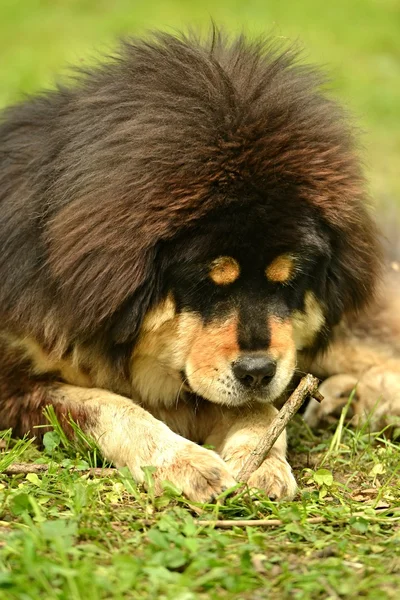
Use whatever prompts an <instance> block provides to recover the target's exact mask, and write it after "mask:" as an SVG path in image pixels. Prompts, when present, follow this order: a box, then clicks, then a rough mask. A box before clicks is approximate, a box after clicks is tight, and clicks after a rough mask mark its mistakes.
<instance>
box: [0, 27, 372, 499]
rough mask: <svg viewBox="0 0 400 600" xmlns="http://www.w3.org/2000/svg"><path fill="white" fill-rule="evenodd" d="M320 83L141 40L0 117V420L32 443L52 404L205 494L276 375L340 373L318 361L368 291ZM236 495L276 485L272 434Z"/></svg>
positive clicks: (137, 461) (237, 452) (357, 180)
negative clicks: (269, 445)
mask: <svg viewBox="0 0 400 600" xmlns="http://www.w3.org/2000/svg"><path fill="white" fill-rule="evenodd" d="M322 83H323V81H322V80H321V77H320V75H319V74H318V72H317V71H315V70H314V69H313V68H310V67H307V66H303V65H302V64H299V62H298V58H297V56H296V53H295V52H293V51H292V50H287V49H286V50H282V49H279V48H276V47H274V44H273V43H272V42H271V40H268V39H267V40H264V41H260V40H258V41H248V40H246V38H244V37H243V36H241V37H239V38H237V39H235V40H229V39H226V38H224V36H223V35H221V34H219V33H215V32H214V34H213V35H212V36H210V38H209V39H206V40H202V39H200V38H197V37H196V36H192V35H190V36H184V35H182V36H171V35H168V34H155V35H154V36H152V37H150V38H148V39H146V40H135V39H133V40H129V41H126V42H124V43H122V45H121V47H120V49H119V52H118V53H117V54H116V55H114V56H113V57H112V58H110V59H108V60H106V61H105V62H104V64H101V65H99V66H97V67H94V68H90V69H87V70H83V71H81V72H80V73H79V74H78V76H77V77H76V78H75V79H74V81H72V82H71V84H67V85H60V86H59V87H58V88H57V89H55V90H51V91H46V92H45V93H43V94H41V95H37V96H35V97H32V98H30V99H27V100H26V101H24V102H22V103H20V104H18V105H16V106H13V107H10V108H8V109H6V110H5V111H3V113H2V115H1V124H0V246H1V252H0V282H1V283H0V316H1V325H0V353H1V356H0V428H12V429H13V431H14V433H15V434H16V435H24V434H27V433H31V434H33V435H35V436H40V432H43V429H35V427H36V426H38V425H42V424H43V423H44V422H45V419H44V416H43V408H44V407H45V406H47V405H52V406H53V407H54V410H55V413H56V415H57V416H58V418H59V420H60V422H61V424H63V426H64V427H65V430H66V433H67V434H69V435H72V434H73V432H72V430H71V425H70V419H69V417H72V418H73V419H74V420H75V421H77V422H78V423H79V425H80V427H81V428H82V429H83V430H84V431H85V432H86V433H87V434H89V435H91V436H93V437H94V438H95V439H96V440H97V443H98V444H99V447H100V449H101V451H102V453H103V455H104V457H106V458H107V459H108V460H110V461H113V462H114V463H115V464H116V465H117V466H127V467H129V469H130V471H131V472H132V475H133V477H134V478H135V479H136V480H137V481H139V482H140V481H143V477H144V473H143V467H145V466H149V465H151V466H153V467H155V471H154V477H155V483H156V486H157V487H158V488H161V486H162V481H163V480H169V481H171V482H173V483H174V484H175V485H176V486H177V487H178V488H180V489H181V490H182V491H183V493H184V494H186V496H187V497H188V498H190V499H192V500H195V501H205V500H207V499H209V498H212V497H214V496H215V495H217V494H219V493H220V492H221V491H222V490H224V489H226V488H229V487H230V486H232V485H234V484H235V483H236V480H235V477H236V476H237V474H238V472H239V470H240V469H241V467H242V465H243V463H244V461H245V460H246V458H247V457H248V455H249V453H250V452H251V451H252V450H253V449H254V447H255V446H256V445H257V443H258V441H259V439H260V438H261V437H262V436H263V434H264V431H265V430H266V428H267V427H268V425H269V423H270V421H271V419H272V418H273V417H274V415H275V414H276V408H275V407H274V405H273V403H274V401H275V400H277V399H278V398H280V397H281V396H282V395H283V394H284V393H285V390H287V389H288V386H290V382H291V381H292V379H293V377H294V375H295V374H296V372H298V371H299V370H303V371H304V370H305V369H306V368H309V367H308V365H311V364H312V362H314V365H317V366H316V368H315V371H318V368H319V370H320V371H321V372H322V371H324V369H325V371H326V372H324V373H323V375H324V376H327V375H333V374H335V373H338V372H342V371H343V370H345V371H346V372H347V371H349V370H350V371H351V373H350V374H353V375H355V376H358V375H357V373H356V372H355V371H354V370H352V367H351V365H350V363H349V359H348V357H347V358H346V359H344V356H345V355H344V353H343V351H342V350H341V349H340V348H341V347H340V340H339V342H338V344H339V345H338V346H337V347H338V348H339V350H338V352H339V356H340V357H341V358H343V360H344V362H345V364H344V365H343V366H340V365H337V368H336V367H335V368H334V369H333V370H332V369H329V368H326V364H325V366H324V364H322V363H323V361H324V360H325V363H326V360H327V359H326V357H329V352H328V354H325V355H324V354H323V352H324V351H325V350H326V349H327V348H328V347H329V343H330V341H331V340H332V338H333V337H334V336H335V335H337V334H336V333H335V332H336V331H337V330H338V329H337V328H338V327H339V330H340V328H342V329H343V327H344V328H345V329H346V327H347V326H346V325H343V323H347V322H352V319H354V318H355V315H356V314H357V313H359V311H361V309H363V308H364V307H365V306H366V305H367V303H368V302H370V300H371V299H372V298H373V297H374V290H375V288H376V281H377V278H378V276H379V271H380V248H379V239H378V233H377V229H376V226H375V224H374V220H373V219H372V218H371V216H370V213H369V209H368V207H367V202H366V191H365V184H364V179H363V175H362V172H361V169H360V164H359V159H358V156H357V150H356V147H355V142H354V139H353V134H352V130H351V127H350V126H349V125H348V123H347V119H346V116H345V114H344V113H343V111H342V110H341V108H340V107H339V106H338V105H337V104H336V103H335V102H333V101H332V100H331V99H329V98H328V97H327V96H326V95H325V93H324V90H323V86H322ZM346 331H347V330H346ZM352 335H353V334H352ZM354 335H356V337H357V335H358V334H357V333H355V334H354ZM339 337H340V334H339ZM361 337H362V336H361ZM364 337H365V336H364ZM332 348H334V346H333V347H332ZM332 351H333V350H331V352H332ZM319 356H322V359H321V361H322V363H321V364H320V366H319V367H318V357H319ZM331 362H334V360H332V361H331ZM339 362H340V361H339ZM342 362H343V361H342ZM360 368H362V367H360ZM335 369H336V370H335ZM314 417H315V415H314ZM203 445H207V446H212V447H213V448H214V450H212V449H209V448H205V447H203ZM249 485H250V486H254V487H257V488H261V489H263V490H265V492H266V493H267V494H269V495H270V497H272V498H276V499H279V498H282V497H289V498H290V497H293V495H294V493H295V490H296V483H295V480H294V477H293V475H292V472H291V468H290V466H289V464H288V462H287V460H286V437H285V435H282V436H281V437H280V439H279V440H278V441H277V442H276V444H275V446H274V448H273V450H272V451H271V453H270V455H269V456H268V457H267V459H266V460H265V462H264V463H263V465H262V466H261V467H260V468H259V469H258V470H257V471H256V472H255V473H254V474H253V475H252V477H251V479H250V481H249Z"/></svg>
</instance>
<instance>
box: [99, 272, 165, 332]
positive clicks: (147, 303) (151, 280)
mask: <svg viewBox="0 0 400 600" xmlns="http://www.w3.org/2000/svg"><path fill="white" fill-rule="evenodd" d="M160 299H161V290H160V289H159V285H158V278H157V273H156V272H155V270H153V272H152V273H149V276H148V277H147V279H146V281H145V283H143V284H142V285H141V286H140V287H139V289H137V290H136V291H135V292H134V294H133V295H132V296H131V297H130V298H128V299H127V300H126V301H125V302H124V304H123V305H122V306H121V308H120V309H118V310H117V311H116V313H115V314H114V315H113V316H112V318H111V319H110V323H109V325H108V327H107V334H108V337H109V339H110V340H111V341H112V342H113V343H115V344H126V343H132V342H134V341H135V340H136V338H137V336H138V334H139V331H140V327H141V325H142V322H143V319H144V317H145V315H146V313H147V312H148V311H149V309H150V308H151V307H152V306H154V304H156V303H157V302H158V301H159V300H160Z"/></svg>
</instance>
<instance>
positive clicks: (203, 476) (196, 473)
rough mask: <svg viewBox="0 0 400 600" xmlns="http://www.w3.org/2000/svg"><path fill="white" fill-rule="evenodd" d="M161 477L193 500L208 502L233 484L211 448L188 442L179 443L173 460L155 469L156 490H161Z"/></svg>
mask: <svg viewBox="0 0 400 600" xmlns="http://www.w3.org/2000/svg"><path fill="white" fill-rule="evenodd" d="M165 480H168V481H171V482H172V483H173V484H174V485H175V486H176V487H178V488H179V489H180V490H182V493H183V494H184V495H185V496H186V497H187V498H188V499H189V500H193V501H194V502H212V501H213V500H214V499H215V498H216V497H217V496H218V495H219V494H221V493H222V492H223V491H225V490H226V489H228V488H230V487H232V486H234V485H236V480H235V479H234V478H233V477H232V475H231V474H230V473H229V471H228V469H227V467H226V464H225V463H224V461H223V460H222V459H221V458H220V457H219V456H218V455H217V454H215V452H212V451H211V450H207V449H205V448H202V447H201V446H197V445H196V444H194V443H192V442H187V443H185V444H182V446H181V447H180V448H179V450H178V451H177V452H176V453H175V455H174V457H173V460H172V461H168V462H165V463H164V464H162V465H160V467H159V468H158V469H157V471H156V473H155V482H156V486H157V491H161V484H162V481H165Z"/></svg>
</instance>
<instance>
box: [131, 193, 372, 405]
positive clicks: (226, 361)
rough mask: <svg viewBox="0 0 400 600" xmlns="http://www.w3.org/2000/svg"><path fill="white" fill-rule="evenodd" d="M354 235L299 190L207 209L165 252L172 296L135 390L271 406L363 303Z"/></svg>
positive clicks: (166, 294) (147, 331) (142, 345)
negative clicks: (332, 221) (347, 233)
mask: <svg viewBox="0 0 400 600" xmlns="http://www.w3.org/2000/svg"><path fill="white" fill-rule="evenodd" d="M282 206H284V208H282ZM354 243H356V242H355V241H354V240H352V238H351V236H350V237H349V239H345V238H344V237H343V236H342V235H340V234H339V233H338V232H337V231H335V230H334V228H333V227H329V225H328V224H327V222H326V220H325V219H324V218H323V216H322V215H321V213H320V211H318V210H316V209H315V207H312V206H310V205H309V204H307V203H306V202H303V201H302V200H301V199H300V198H299V197H298V196H297V195H296V193H294V195H293V196H290V194H288V193H287V192H286V194H285V196H282V199H281V200H279V199H278V198H274V199H269V200H266V199H264V200H263V201H262V202H260V199H257V198H255V199H254V202H252V203H248V204H246V207H245V208H244V209H241V208H239V207H237V206H235V207H234V208H233V209H232V210H230V209H229V208H224V209H223V210H219V211H215V212H214V213H213V214H210V215H208V217H207V219H204V220H203V221H201V222H199V223H197V224H196V226H195V227H193V228H189V229H188V230H187V231H185V233H184V234H181V235H180V236H179V237H178V239H176V240H174V241H173V242H169V243H168V244H166V245H165V246H163V248H162V249H161V250H160V255H161V257H162V258H161V262H160V263H159V266H158V268H159V270H160V272H162V286H161V287H162V289H163V294H162V300H161V301H160V302H158V303H157V304H156V306H154V307H153V308H152V309H151V310H150V311H148V313H147V315H146V316H145V319H144V321H143V324H142V328H141V332H140V335H139V339H138V342H137V344H136V347H135V352H134V362H133V382H134V386H135V387H136V389H137V390H138V391H139V392H140V394H141V396H142V397H143V398H144V399H145V400H147V401H149V402H152V401H153V402H156V401H157V402H158V401H159V400H160V399H161V400H164V401H165V402H166V403H169V402H174V401H175V400H176V398H177V397H178V395H179V393H180V391H182V390H183V389H187V390H190V391H192V392H194V393H195V394H196V395H198V396H201V397H203V398H206V399H207V400H209V401H212V402H215V403H220V404H226V405H231V406H237V405H242V404H245V403H248V402H252V401H257V402H272V401H273V400H275V399H276V398H277V397H279V396H280V395H281V394H282V393H283V392H284V390H285V388H286V387H287V385H288V384H289V382H290V381H291V379H292V377H293V375H294V373H295V370H296V365H297V363H298V358H299V355H301V356H302V358H303V359H304V358H311V357H313V356H315V354H316V353H318V352H319V351H322V350H323V349H324V348H325V347H326V345H327V343H328V342H329V338H330V333H331V330H332V327H333V326H334V325H335V324H336V323H337V322H338V321H339V319H340V318H341V317H342V316H343V315H344V314H345V313H346V312H348V311H349V310H352V309H354V308H355V307H357V302H359V301H361V299H362V301H364V296H363V294H364V293H365V289H363V287H362V286H363V285H364V286H365V285H366V284H367V282H368V278H369V275H368V274H367V273H366V274H365V275H364V280H362V279H361V280H359V281H358V280H357V278H358V274H357V270H358V268H359V266H358V264H356V263H354V262H353V264H346V263H347V260H348V261H351V257H350V255H349V248H351V247H352V245H353V244H354ZM356 251H358V250H356ZM350 254H351V253H350ZM343 262H344V264H343ZM349 273H350V279H348V275H349ZM356 286H357V288H358V286H361V289H356ZM353 287H354V289H352V288H353ZM302 362H303V363H304V360H303V361H302Z"/></svg>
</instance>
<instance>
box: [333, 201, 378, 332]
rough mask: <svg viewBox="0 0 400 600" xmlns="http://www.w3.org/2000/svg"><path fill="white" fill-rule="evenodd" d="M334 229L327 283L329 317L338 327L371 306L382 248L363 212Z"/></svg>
mask: <svg viewBox="0 0 400 600" xmlns="http://www.w3.org/2000/svg"><path fill="white" fill-rule="evenodd" d="M358 208H359V210H358V212H357V214H355V215H354V216H353V218H351V216H349V215H348V216H347V219H346V220H344V221H343V223H341V224H340V227H338V226H335V227H334V228H332V229H331V235H330V237H331V260H330V262H329V265H328V267H327V273H326V280H325V292H324V297H325V303H326V306H327V309H328V310H327V312H328V318H329V320H330V321H331V323H332V324H333V325H334V324H336V323H337V322H338V321H339V320H340V319H341V318H342V317H349V318H352V317H353V316H354V315H356V314H357V313H358V312H359V311H360V310H362V309H363V308H364V307H366V306H367V305H368V304H370V303H371V302H372V301H373V300H374V298H375V293H376V288H377V282H378V281H379V276H380V273H381V271H382V246H381V240H380V235H379V232H378V228H377V226H376V224H375V222H374V220H373V219H372V218H371V216H370V215H369V214H368V212H367V211H366V210H365V209H364V207H360V206H359V207H358Z"/></svg>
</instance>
